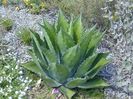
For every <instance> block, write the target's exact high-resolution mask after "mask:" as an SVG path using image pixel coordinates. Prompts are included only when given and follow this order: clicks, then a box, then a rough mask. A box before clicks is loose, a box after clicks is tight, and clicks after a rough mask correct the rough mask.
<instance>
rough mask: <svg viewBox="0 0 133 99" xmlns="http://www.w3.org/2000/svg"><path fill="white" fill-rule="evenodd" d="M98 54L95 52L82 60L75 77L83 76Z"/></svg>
mask: <svg viewBox="0 0 133 99" xmlns="http://www.w3.org/2000/svg"><path fill="white" fill-rule="evenodd" d="M96 56H97V54H93V55H92V56H91V57H88V58H87V59H86V60H84V61H83V62H82V64H81V65H80V66H79V67H78V70H77V72H76V74H75V77H83V76H84V74H85V73H86V72H87V71H88V70H89V68H90V67H91V65H92V63H93V61H94V60H95V58H96Z"/></svg>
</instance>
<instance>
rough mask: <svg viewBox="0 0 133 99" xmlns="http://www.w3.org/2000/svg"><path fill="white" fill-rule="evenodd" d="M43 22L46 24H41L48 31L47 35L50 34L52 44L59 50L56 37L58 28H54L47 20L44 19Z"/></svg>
mask: <svg viewBox="0 0 133 99" xmlns="http://www.w3.org/2000/svg"><path fill="white" fill-rule="evenodd" d="M43 24H44V25H41V26H42V27H43V28H44V29H45V31H46V32H47V35H48V36H49V38H50V41H51V42H52V45H53V47H54V48H55V50H56V51H57V50H58V48H57V43H56V40H57V38H56V35H57V33H56V30H55V28H54V25H51V24H49V23H48V22H47V21H45V20H44V21H43Z"/></svg>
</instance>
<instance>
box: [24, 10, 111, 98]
mask: <svg viewBox="0 0 133 99" xmlns="http://www.w3.org/2000/svg"><path fill="white" fill-rule="evenodd" d="M40 26H41V27H42V30H43V33H44V36H40V35H39V34H38V33H35V32H34V31H31V37H32V49H30V51H29V53H30V55H31V56H32V58H33V61H30V62H27V63H25V64H23V66H24V67H25V68H27V69H29V70H31V71H32V72H35V73H37V74H38V75H40V76H41V77H42V79H43V80H44V82H46V83H47V84H48V85H49V86H50V87H52V88H57V89H59V91H60V92H61V93H63V94H64V95H66V96H67V97H68V99H71V98H72V96H73V95H74V94H75V91H74V89H75V88H76V89H77V88H81V89H89V88H97V87H98V88H99V87H106V86H108V84H107V83H106V82H105V81H104V80H102V79H101V78H100V77H99V76H97V74H98V73H99V71H100V70H101V69H102V68H103V67H104V66H105V65H106V64H107V63H108V62H109V60H107V59H106V57H107V55H108V53H97V51H96V49H97V47H98V44H99V42H100V41H101V39H102V37H103V33H100V32H99V31H98V30H96V29H95V27H93V28H91V29H84V27H83V25H82V22H81V16H79V17H78V18H75V19H74V18H71V20H70V21H69V22H68V20H67V19H66V17H65V16H64V15H63V13H62V12H61V11H59V15H58V20H57V22H55V23H54V24H50V23H48V22H47V21H44V22H43V24H40Z"/></svg>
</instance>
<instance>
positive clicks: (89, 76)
mask: <svg viewBox="0 0 133 99" xmlns="http://www.w3.org/2000/svg"><path fill="white" fill-rule="evenodd" d="M107 63H109V60H107V59H105V58H101V59H100V60H99V62H98V63H97V64H96V65H95V66H94V67H93V68H92V69H90V70H89V71H88V72H87V73H86V74H85V75H86V77H87V79H92V78H94V77H95V76H96V75H97V74H98V73H99V71H100V70H101V69H102V68H104V67H105V65H106V64H107Z"/></svg>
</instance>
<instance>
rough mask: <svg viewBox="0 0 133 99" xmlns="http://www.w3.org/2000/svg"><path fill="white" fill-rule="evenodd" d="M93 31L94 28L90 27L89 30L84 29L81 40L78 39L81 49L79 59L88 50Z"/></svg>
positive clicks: (82, 57)
mask: <svg viewBox="0 0 133 99" xmlns="http://www.w3.org/2000/svg"><path fill="white" fill-rule="evenodd" d="M94 33H95V32H94V29H93V28H91V30H89V31H86V32H85V33H84V35H83V36H82V37H81V40H80V50H81V55H82V56H81V60H83V59H84V57H85V55H86V51H87V50H88V45H89V43H90V41H91V37H92V36H93V35H94Z"/></svg>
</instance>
